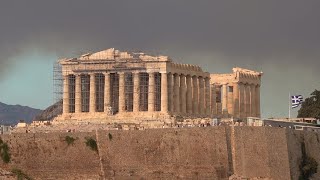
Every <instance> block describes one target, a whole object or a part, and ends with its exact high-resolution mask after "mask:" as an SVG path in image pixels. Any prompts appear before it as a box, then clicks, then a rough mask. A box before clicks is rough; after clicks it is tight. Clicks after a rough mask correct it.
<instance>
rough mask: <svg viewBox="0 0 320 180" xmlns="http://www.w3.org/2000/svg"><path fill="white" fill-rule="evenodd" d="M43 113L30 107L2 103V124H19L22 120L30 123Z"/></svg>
mask: <svg viewBox="0 0 320 180" xmlns="http://www.w3.org/2000/svg"><path fill="white" fill-rule="evenodd" d="M41 111H42V110H40V109H34V108H31V107H28V106H21V105H7V104H4V103H1V102H0V124H17V123H18V122H19V121H20V120H24V121H25V122H28V123H30V122H32V120H33V119H34V117H35V116H36V115H37V114H39V113H40V112H41Z"/></svg>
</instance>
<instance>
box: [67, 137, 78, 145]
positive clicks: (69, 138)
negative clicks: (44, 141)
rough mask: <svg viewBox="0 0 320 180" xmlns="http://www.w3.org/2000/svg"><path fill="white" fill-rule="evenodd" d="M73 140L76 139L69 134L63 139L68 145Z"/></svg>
mask: <svg viewBox="0 0 320 180" xmlns="http://www.w3.org/2000/svg"><path fill="white" fill-rule="evenodd" d="M75 140H76V139H75V138H73V137H71V136H66V137H65V138H64V141H66V142H67V144H68V146H69V145H70V144H73V143H74V141H75Z"/></svg>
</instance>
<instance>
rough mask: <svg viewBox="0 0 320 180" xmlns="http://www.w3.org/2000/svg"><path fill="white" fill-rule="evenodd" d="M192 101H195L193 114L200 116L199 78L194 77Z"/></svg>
mask: <svg viewBox="0 0 320 180" xmlns="http://www.w3.org/2000/svg"><path fill="white" fill-rule="evenodd" d="M192 86H193V87H192V90H193V92H192V100H193V114H194V115H198V113H199V103H198V102H199V94H198V93H199V90H198V89H199V83H198V77H197V76H193V77H192Z"/></svg>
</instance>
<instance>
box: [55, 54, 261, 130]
mask: <svg viewBox="0 0 320 180" xmlns="http://www.w3.org/2000/svg"><path fill="white" fill-rule="evenodd" d="M58 62H59V64H60V65H61V68H62V71H61V72H62V77H63V98H62V99H63V113H62V115H59V116H58V117H57V118H55V121H57V122H62V121H63V122H66V121H72V120H77V121H79V120H83V121H95V120H97V121H104V122H108V123H109V122H110V123H113V122H117V123H141V122H142V121H144V122H159V123H167V124H168V123H169V124H174V123H175V119H176V117H180V118H215V117H216V118H231V117H233V118H238V119H242V118H246V117H260V84H261V76H262V73H261V72H255V71H251V70H247V69H242V68H233V73H231V74H210V73H209V72H204V71H203V70H202V69H201V68H200V67H199V66H196V65H190V64H178V63H175V62H173V61H172V60H171V59H170V58H169V57H167V56H151V55H147V54H144V53H141V52H137V53H136V52H121V51H119V50H115V49H114V48H111V49H107V50H104V51H101V52H97V53H92V54H91V53H88V54H84V55H82V56H81V57H78V58H71V59H61V60H59V61H58Z"/></svg>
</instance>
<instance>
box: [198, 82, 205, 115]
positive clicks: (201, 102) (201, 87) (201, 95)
mask: <svg viewBox="0 0 320 180" xmlns="http://www.w3.org/2000/svg"><path fill="white" fill-rule="evenodd" d="M199 114H201V115H204V82H203V77H202V76H200V77H199Z"/></svg>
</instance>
